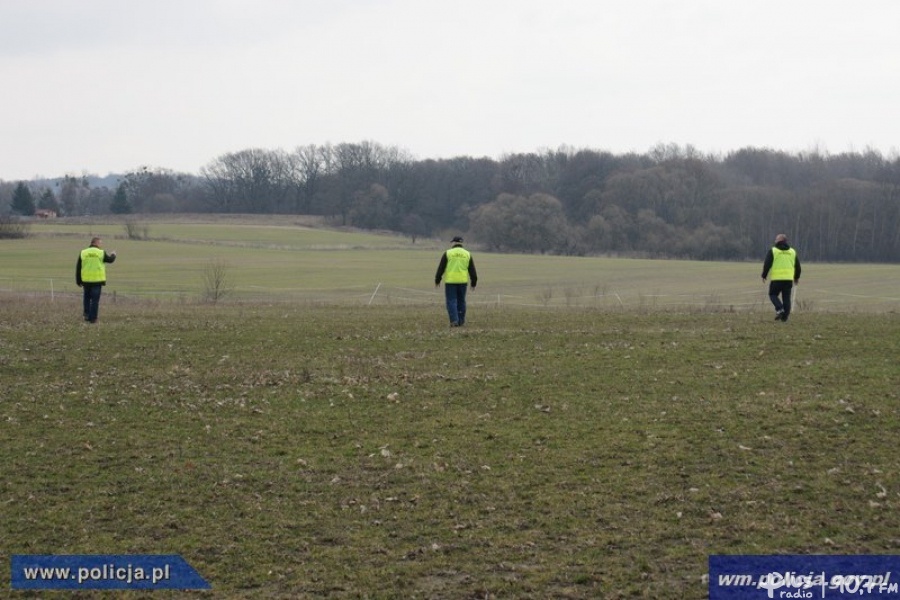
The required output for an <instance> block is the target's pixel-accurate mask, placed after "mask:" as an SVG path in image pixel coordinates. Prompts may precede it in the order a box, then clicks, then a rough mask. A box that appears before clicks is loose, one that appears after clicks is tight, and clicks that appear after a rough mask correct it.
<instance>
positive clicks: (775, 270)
mask: <svg viewBox="0 0 900 600" xmlns="http://www.w3.org/2000/svg"><path fill="white" fill-rule="evenodd" d="M766 278H768V279H769V300H771V301H772V305H773V306H774V307H775V320H776V321H787V320H788V316H789V315H790V314H791V290H792V289H793V287H794V286H795V285H800V259H799V258H798V257H797V251H796V250H794V249H793V248H791V246H790V245H789V244H788V241H787V236H786V235H784V234H783V233H779V234H778V235H777V236H775V245H774V246H773V247H772V248H770V249H769V252H768V253H767V254H766V259H765V261H763V270H762V280H763V283H765V281H766Z"/></svg>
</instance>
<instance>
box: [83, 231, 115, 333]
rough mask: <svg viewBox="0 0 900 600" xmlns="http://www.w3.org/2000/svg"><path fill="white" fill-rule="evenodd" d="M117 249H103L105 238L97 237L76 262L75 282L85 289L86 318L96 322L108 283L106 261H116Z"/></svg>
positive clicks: (88, 320)
mask: <svg viewBox="0 0 900 600" xmlns="http://www.w3.org/2000/svg"><path fill="white" fill-rule="evenodd" d="M115 260H116V253H115V251H113V252H110V253H109V254H107V253H106V251H105V250H103V240H101V239H100V238H99V237H95V238H93V239H92V240H91V245H90V246H88V247H87V248H85V249H84V250H82V251H81V253H80V254H79V255H78V262H77V263H76V264H75V283H76V284H77V285H78V287H80V288H82V289H83V290H84V320H85V321H87V322H88V323H96V322H97V317H98V316H99V313H100V293H101V292H102V291H103V286H104V285H106V263H111V262H115Z"/></svg>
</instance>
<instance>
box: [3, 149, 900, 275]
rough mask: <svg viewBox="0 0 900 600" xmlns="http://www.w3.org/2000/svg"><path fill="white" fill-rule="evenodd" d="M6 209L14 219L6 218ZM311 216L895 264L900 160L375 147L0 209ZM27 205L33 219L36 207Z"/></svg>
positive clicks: (245, 156)
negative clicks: (489, 153)
mask: <svg viewBox="0 0 900 600" xmlns="http://www.w3.org/2000/svg"><path fill="white" fill-rule="evenodd" d="M4 208H5V210H4ZM39 208H45V209H50V210H55V211H57V212H58V213H59V214H62V215H72V216H74V215H88V214H90V215H99V214H107V213H129V212H135V213H168V212H193V213H197V212H213V213H267V214H310V215H321V216H324V217H326V218H327V219H328V220H329V221H330V222H331V223H333V224H335V225H341V226H352V227H357V228H364V229H378V230H391V231H396V232H402V233H403V234H405V235H408V236H410V237H411V238H412V239H413V240H415V239H416V238H417V237H420V236H434V235H444V234H445V232H450V231H453V232H459V233H466V235H468V236H469V238H470V239H471V240H472V241H474V242H477V243H478V244H479V245H481V246H482V247H484V248H486V249H489V250H496V251H505V252H526V253H553V254H567V255H594V254H615V255H629V256H646V257H673V258H689V259H700V260H704V259H706V260H742V259H747V258H758V256H759V255H760V253H761V252H764V248H767V247H768V246H769V245H770V244H771V241H772V239H773V238H774V236H775V234H776V233H785V234H787V235H788V238H789V239H790V240H791V242H792V243H793V244H794V245H796V246H797V247H798V248H799V249H800V250H801V251H802V255H803V256H804V258H805V259H806V260H814V261H865V262H897V261H900V157H897V156H891V157H885V156H883V155H882V154H881V153H879V152H877V151H872V150H868V151H865V152H849V153H842V154H836V155H831V154H828V153H824V152H820V151H810V152H801V153H788V152H783V151H777V150H772V149H767V148H749V147H748V148H743V149H740V150H736V151H733V152H729V153H727V154H724V155H708V154H701V153H700V152H698V151H696V150H695V149H694V148H693V147H691V146H687V147H681V146H678V145H673V144H670V145H659V146H657V147H655V148H653V149H651V150H650V151H648V152H646V153H644V154H637V153H628V154H613V153H610V152H605V151H598V150H591V149H573V148H565V147H563V148H559V149H556V150H546V151H541V152H534V153H522V154H510V155H506V156H503V157H501V158H500V159H492V158H487V157H482V158H475V157H468V156H460V157H455V158H447V159H429V160H416V159H414V158H413V157H411V156H410V155H409V154H408V153H407V152H405V151H403V150H402V149H399V148H397V147H390V146H383V145H380V144H378V143H375V142H361V143H341V144H337V145H331V144H327V145H321V146H320V145H307V146H301V147H298V148H297V149H295V150H294V151H293V152H287V151H283V150H265V149H247V150H243V151H239V152H234V153H228V154H224V155H222V156H220V157H218V158H216V159H215V160H213V161H211V162H210V163H209V164H208V165H206V166H205V167H203V168H202V169H201V170H200V172H199V173H198V174H187V173H176V172H173V171H170V170H167V169H160V168H149V167H142V168H139V169H136V170H134V171H132V172H129V173H125V174H123V175H120V176H117V177H115V178H114V183H112V184H110V183H105V184H95V185H91V182H90V178H88V177H86V176H82V177H75V176H71V175H67V176H65V177H63V178H62V179H59V180H55V181H52V182H49V181H44V182H40V181H32V182H18V183H16V182H0V212H4V213H6V214H10V213H14V214H15V213H17V214H21V215H28V214H33V212H34V211H35V210H36V209H39ZM29 211H30V212H29Z"/></svg>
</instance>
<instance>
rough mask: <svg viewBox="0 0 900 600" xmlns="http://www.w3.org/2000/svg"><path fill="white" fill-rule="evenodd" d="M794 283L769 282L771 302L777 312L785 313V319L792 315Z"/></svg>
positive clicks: (788, 281) (789, 281)
mask: <svg viewBox="0 0 900 600" xmlns="http://www.w3.org/2000/svg"><path fill="white" fill-rule="evenodd" d="M793 287H794V282H793V281H791V280H790V279H788V280H787V281H770V282H769V300H771V301H772V306H774V307H775V312H783V313H784V316H785V318H787V316H788V315H789V314H791V290H792V289H793Z"/></svg>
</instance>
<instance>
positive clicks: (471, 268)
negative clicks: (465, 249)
mask: <svg viewBox="0 0 900 600" xmlns="http://www.w3.org/2000/svg"><path fill="white" fill-rule="evenodd" d="M469 281H471V282H472V289H473V290H474V289H475V286H476V285H478V271H476V270H475V259H474V258H472V257H471V256H470V257H469Z"/></svg>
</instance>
